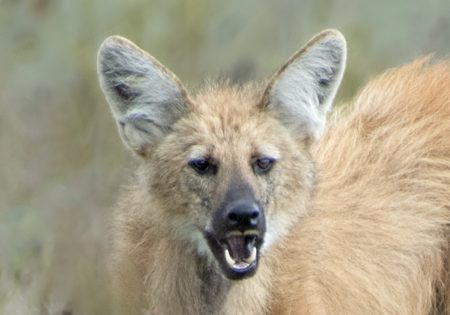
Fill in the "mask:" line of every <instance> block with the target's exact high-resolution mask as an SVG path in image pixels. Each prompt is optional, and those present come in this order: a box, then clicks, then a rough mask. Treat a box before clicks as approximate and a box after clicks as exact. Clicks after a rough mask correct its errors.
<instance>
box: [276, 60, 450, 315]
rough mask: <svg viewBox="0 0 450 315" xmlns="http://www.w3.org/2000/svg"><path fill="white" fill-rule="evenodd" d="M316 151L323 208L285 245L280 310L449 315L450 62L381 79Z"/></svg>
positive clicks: (422, 63) (417, 65)
mask: <svg viewBox="0 0 450 315" xmlns="http://www.w3.org/2000/svg"><path fill="white" fill-rule="evenodd" d="M314 159H315V161H316V163H317V168H318V171H319V174H320V179H319V181H320V183H319V185H318V188H317V192H316V195H315V198H314V200H315V205H314V207H313V210H312V211H311V215H310V216H309V217H307V218H305V219H304V220H303V221H302V222H300V223H299V224H298V225H297V229H295V230H293V232H292V233H291V234H290V235H289V237H288V239H287V240H286V242H284V243H283V245H284V246H283V249H282V250H281V252H280V253H278V255H279V258H281V257H283V258H282V260H278V262H279V263H278V264H277V266H278V269H277V271H274V273H275V274H278V277H274V280H275V282H274V283H275V284H274V285H273V288H276V290H275V296H274V298H273V303H274V309H275V310H276V311H275V314H435V313H436V314H444V313H445V314H449V311H450V309H449V305H450V304H449V295H448V293H449V291H448V290H449V280H448V276H447V272H448V246H449V222H450V64H449V63H448V62H438V63H436V64H433V65H428V60H427V59H422V60H419V61H416V62H414V63H412V64H410V65H406V66H403V67H401V68H399V69H394V70H391V71H389V72H387V73H386V74H384V75H382V76H380V77H379V78H377V79H375V80H373V81H372V82H371V83H369V84H368V86H367V87H366V88H365V89H364V90H363V91H362V92H361V93H360V95H359V96H358V97H357V98H356V100H355V104H354V105H353V106H352V109H351V112H350V113H348V114H345V115H342V114H341V115H337V117H335V120H334V122H333V123H332V124H331V126H330V127H329V128H328V130H327V132H326V134H325V135H324V137H323V138H322V139H321V141H320V142H319V143H318V145H317V146H316V147H315V148H314Z"/></svg>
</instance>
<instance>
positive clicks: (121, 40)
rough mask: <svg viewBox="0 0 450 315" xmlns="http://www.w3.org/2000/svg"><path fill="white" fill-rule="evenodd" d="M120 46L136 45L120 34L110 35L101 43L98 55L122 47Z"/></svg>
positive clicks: (133, 46) (132, 46)
mask: <svg viewBox="0 0 450 315" xmlns="http://www.w3.org/2000/svg"><path fill="white" fill-rule="evenodd" d="M122 47H131V48H137V46H136V45H135V44H134V43H133V42H132V41H130V40H128V39H126V38H125V37H122V36H120V35H112V36H109V37H107V38H106V39H105V40H104V41H103V42H102V43H101V44H100V47H99V49H98V56H99V57H101V56H102V55H103V54H104V53H105V52H108V51H111V50H114V49H117V48H122Z"/></svg>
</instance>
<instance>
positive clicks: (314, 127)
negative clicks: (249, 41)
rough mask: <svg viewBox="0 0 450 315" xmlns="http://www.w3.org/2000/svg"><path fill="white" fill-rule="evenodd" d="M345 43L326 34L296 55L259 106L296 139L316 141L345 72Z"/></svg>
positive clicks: (337, 34) (332, 33) (335, 33)
mask: <svg viewBox="0 0 450 315" xmlns="http://www.w3.org/2000/svg"><path fill="white" fill-rule="evenodd" d="M345 60H346V42H345V39H344V37H343V36H342V34H341V33H340V32H338V31H336V30H326V31H323V32H321V33H319V34H318V35H316V36H315V37H314V38H312V39H311V40H310V41H309V42H308V43H307V44H306V45H305V47H303V48H302V49H300V50H299V51H297V52H296V53H295V54H294V55H293V56H292V57H291V58H290V59H289V60H288V61H287V62H286V64H285V65H283V66H282V67H281V69H280V70H279V71H278V72H277V73H276V74H275V75H274V76H273V78H272V79H271V80H270V82H269V85H268V87H267V88H266V90H265V92H264V95H263V102H262V105H263V106H264V107H265V108H266V109H267V110H270V111H273V112H274V113H275V115H276V116H277V117H278V118H279V119H280V120H281V121H282V122H283V123H284V124H285V125H287V126H289V127H290V128H293V130H294V132H295V133H297V135H298V136H301V137H303V138H304V139H306V140H316V139H318V138H319V137H320V135H321V134H322V132H323V130H324V127H325V123H326V116H327V113H328V112H329V111H330V109H331V105H332V102H333V99H334V97H335V95H336V91H337V89H338V87H339V84H340V83H341V80H342V76H343V73H344V69H345Z"/></svg>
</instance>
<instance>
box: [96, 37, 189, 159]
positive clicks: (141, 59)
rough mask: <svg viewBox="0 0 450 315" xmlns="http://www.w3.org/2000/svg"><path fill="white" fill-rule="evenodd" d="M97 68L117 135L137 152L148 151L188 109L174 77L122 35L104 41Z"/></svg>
mask: <svg viewBox="0 0 450 315" xmlns="http://www.w3.org/2000/svg"><path fill="white" fill-rule="evenodd" d="M97 70H98V76H99V79H100V85H101V87H102V90H103V93H104V94H105V96H106V99H107V101H108V103H109V105H110V107H111V111H112V113H113V115H114V117H115V119H116V121H117V126H118V128H119V133H120V136H121V138H122V140H123V141H124V143H125V144H126V145H127V146H128V147H129V148H131V149H132V150H133V151H134V152H136V153H138V154H139V155H142V156H145V155H146V154H148V153H149V152H150V151H151V149H152V148H153V147H154V146H155V144H157V143H158V142H159V141H160V140H161V138H162V137H163V136H164V135H165V134H167V133H168V132H170V130H171V127H172V125H173V124H174V123H175V122H176V121H177V120H178V119H179V118H180V117H181V116H182V115H183V114H184V113H185V112H186V111H187V109H188V105H189V99H188V96H187V94H186V92H185V90H184V88H183V87H182V85H181V83H180V81H179V80H178V79H177V77H176V76H175V75H174V74H172V73H171V72H170V71H169V70H168V69H167V68H165V67H164V66H163V65H161V64H160V63H159V62H158V61H157V60H156V59H155V58H153V57H152V56H151V55H150V54H148V53H146V52H145V51H143V50H141V49H140V48H139V47H137V46H136V45H134V44H133V43H132V42H130V41H128V40H127V39H125V38H122V37H119V36H112V37H109V38H107V39H106V40H105V41H104V42H103V44H102V45H101V47H100V50H99V52H98V59H97Z"/></svg>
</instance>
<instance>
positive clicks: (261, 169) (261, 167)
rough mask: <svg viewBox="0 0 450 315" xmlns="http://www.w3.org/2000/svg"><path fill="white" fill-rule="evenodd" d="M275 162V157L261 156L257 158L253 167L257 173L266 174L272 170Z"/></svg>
mask: <svg viewBox="0 0 450 315" xmlns="http://www.w3.org/2000/svg"><path fill="white" fill-rule="evenodd" d="M274 163H275V159H274V158H270V157H263V158H259V159H256V160H255V162H254V164H253V169H254V170H255V173H256V174H266V173H268V172H269V171H270V169H271V168H272V166H273V164H274Z"/></svg>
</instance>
